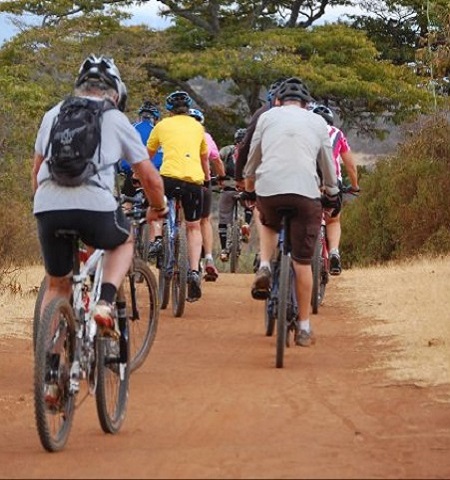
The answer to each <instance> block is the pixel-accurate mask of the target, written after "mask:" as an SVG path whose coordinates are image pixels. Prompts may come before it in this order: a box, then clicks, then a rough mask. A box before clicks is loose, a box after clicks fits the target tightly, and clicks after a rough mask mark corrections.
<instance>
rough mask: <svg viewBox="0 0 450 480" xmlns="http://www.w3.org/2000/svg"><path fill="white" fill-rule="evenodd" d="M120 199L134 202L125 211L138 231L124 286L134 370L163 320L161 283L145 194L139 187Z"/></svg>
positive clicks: (150, 345) (148, 349) (148, 350)
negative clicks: (152, 260)
mask: <svg viewBox="0 0 450 480" xmlns="http://www.w3.org/2000/svg"><path fill="white" fill-rule="evenodd" d="M120 199H121V203H122V204H124V203H125V202H128V203H129V204H130V205H131V207H130V208H129V209H126V211H125V214H126V216H127V217H129V218H130V219H131V228H132V231H133V234H134V257H133V265H132V269H131V271H130V273H129V274H128V276H127V278H126V280H125V282H124V285H123V286H124V295H125V298H126V300H127V305H129V306H130V309H129V311H128V312H127V315H128V320H129V329H130V359H131V360H130V365H131V371H132V372H133V371H135V370H137V369H138V368H139V367H140V366H141V365H142V364H143V363H144V361H145V359H146V358H147V356H148V354H149V353H150V349H151V347H152V345H153V342H154V340H155V336H156V331H157V328H158V320H159V299H158V284H157V280H156V277H155V274H154V273H153V271H152V270H151V269H150V267H149V266H148V264H147V259H148V245H149V239H148V224H147V222H146V220H145V216H146V211H147V201H146V199H145V196H144V193H143V191H141V190H138V191H137V193H136V195H134V196H133V197H128V196H126V195H121V197H120ZM146 227H147V228H146ZM146 232H147V233H146Z"/></svg>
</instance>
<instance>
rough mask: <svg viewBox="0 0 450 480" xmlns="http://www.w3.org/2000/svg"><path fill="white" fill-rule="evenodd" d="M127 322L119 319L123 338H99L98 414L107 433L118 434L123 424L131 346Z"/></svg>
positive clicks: (96, 392) (126, 401)
mask: <svg viewBox="0 0 450 480" xmlns="http://www.w3.org/2000/svg"><path fill="white" fill-rule="evenodd" d="M127 323H128V322H127V320H126V319H123V318H122V319H120V318H119V329H120V332H121V334H120V338H113V337H106V336H103V337H97V341H96V349H97V389H96V391H95V399H96V404H97V414H98V419H99V421H100V425H101V427H102V430H103V431H104V432H105V433H117V432H118V431H119V430H120V427H121V426H122V424H123V422H124V420H125V414H126V409H127V403H128V385H129V379H130V362H129V358H130V344H129V342H128V326H127Z"/></svg>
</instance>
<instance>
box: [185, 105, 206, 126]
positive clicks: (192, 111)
mask: <svg viewBox="0 0 450 480" xmlns="http://www.w3.org/2000/svg"><path fill="white" fill-rule="evenodd" d="M189 115H190V116H191V117H194V118H195V119H196V120H198V121H199V122H200V123H201V124H202V125H203V124H204V123H205V116H204V115H203V113H202V111H201V110H197V109H196V108H190V109H189Z"/></svg>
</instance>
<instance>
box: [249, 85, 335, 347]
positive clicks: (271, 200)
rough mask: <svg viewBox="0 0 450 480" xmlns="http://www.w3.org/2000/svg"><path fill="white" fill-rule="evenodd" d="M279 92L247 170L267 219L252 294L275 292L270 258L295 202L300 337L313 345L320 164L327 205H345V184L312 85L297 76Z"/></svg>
mask: <svg viewBox="0 0 450 480" xmlns="http://www.w3.org/2000/svg"><path fill="white" fill-rule="evenodd" d="M277 97H278V98H279V101H280V106H279V107H278V108H273V109H270V110H268V111H267V112H265V113H263V114H262V115H261V116H260V117H259V119H258V122H257V125H256V129H255V132H254V135H253V138H252V143H251V148H250V153H249V158H248V163H247V165H246V167H245V170H244V175H245V177H246V178H245V186H246V192H245V197H246V198H249V199H250V200H252V199H256V204H257V206H258V210H259V212H260V220H261V230H260V266H259V269H258V271H257V272H256V275H255V281H254V283H253V285H252V296H253V298H257V299H265V298H268V296H269V294H270V288H271V270H270V261H271V259H272V256H273V254H274V252H275V248H276V245H277V240H278V233H279V231H280V228H281V217H280V214H279V210H278V209H279V208H280V207H294V208H295V210H296V212H295V213H294V215H293V217H292V218H291V231H290V241H291V244H292V252H291V256H292V260H293V267H294V271H295V277H296V293H297V298H298V301H299V325H298V329H297V333H296V339H295V341H296V344H297V345H300V346H304V347H307V346H310V345H312V344H313V343H315V337H314V334H313V332H312V329H311V325H310V320H309V312H310V304H311V294H312V270H311V259H312V256H313V252H314V246H315V243H316V240H317V236H318V234H319V229H320V224H321V219H322V204H321V200H320V198H321V192H320V188H319V187H320V179H319V176H318V173H317V166H319V168H320V170H321V172H322V177H323V185H324V188H325V199H326V201H325V202H324V206H325V207H326V208H328V209H330V208H336V209H339V207H340V199H339V195H338V193H339V186H338V182H337V177H336V171H335V168H334V162H333V157H332V152H331V143H330V140H329V137H328V132H327V128H326V125H325V123H324V122H323V121H322V120H321V119H319V118H318V116H317V115H315V114H313V113H312V112H311V111H308V110H307V109H306V107H307V104H308V102H311V101H312V98H311V95H310V93H309V90H308V88H307V86H306V85H305V84H304V83H303V82H302V80H300V79H299V78H297V77H292V78H289V79H287V80H286V81H285V82H284V83H283V84H282V85H281V87H280V88H279V90H278V92H277ZM255 187H256V194H255ZM249 192H250V193H249Z"/></svg>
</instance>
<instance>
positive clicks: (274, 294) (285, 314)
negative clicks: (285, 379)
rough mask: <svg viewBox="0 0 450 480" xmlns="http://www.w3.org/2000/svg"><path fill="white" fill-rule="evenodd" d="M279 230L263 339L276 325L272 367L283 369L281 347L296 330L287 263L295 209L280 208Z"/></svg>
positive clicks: (295, 305) (293, 291)
mask: <svg viewBox="0 0 450 480" xmlns="http://www.w3.org/2000/svg"><path fill="white" fill-rule="evenodd" d="M279 211H280V213H281V215H282V230H281V232H280V234H279V236H278V245H277V251H276V254H275V257H274V260H273V261H272V265H271V271H272V286H271V290H270V296H269V298H268V299H266V305H265V307H266V308H265V327H266V335H267V336H271V335H272V334H273V331H274V328H275V323H276V325H277V338H276V357H275V366H276V367H277V368H282V367H283V365H284V351H285V347H289V346H290V344H291V336H293V338H294V340H295V335H296V334H297V330H298V322H297V319H298V302H297V295H296V289H295V288H296V287H295V272H294V268H293V266H292V259H291V243H290V240H289V238H290V237H289V231H290V218H291V216H292V215H293V214H294V213H295V209H292V208H283V209H280V210H279Z"/></svg>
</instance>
